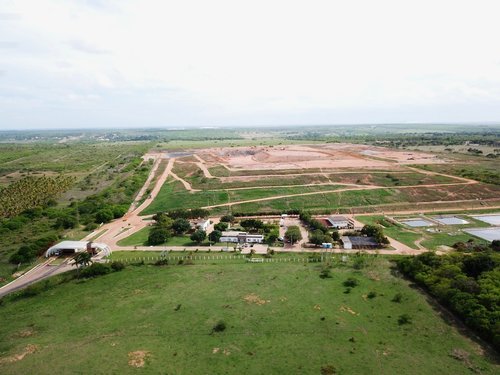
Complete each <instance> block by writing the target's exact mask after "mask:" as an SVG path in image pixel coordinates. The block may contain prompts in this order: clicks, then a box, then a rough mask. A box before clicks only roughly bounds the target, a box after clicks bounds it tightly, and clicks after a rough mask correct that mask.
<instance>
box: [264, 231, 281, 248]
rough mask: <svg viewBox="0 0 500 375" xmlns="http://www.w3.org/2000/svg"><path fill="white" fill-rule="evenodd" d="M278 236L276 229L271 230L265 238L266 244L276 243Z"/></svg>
mask: <svg viewBox="0 0 500 375" xmlns="http://www.w3.org/2000/svg"><path fill="white" fill-rule="evenodd" d="M279 236H280V232H279V230H278V229H272V230H271V231H270V232H269V233H268V234H267V236H266V243H267V244H268V245H272V244H274V243H275V242H276V240H277V239H278V237H279Z"/></svg>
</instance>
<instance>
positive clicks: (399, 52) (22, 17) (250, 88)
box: [0, 0, 500, 126]
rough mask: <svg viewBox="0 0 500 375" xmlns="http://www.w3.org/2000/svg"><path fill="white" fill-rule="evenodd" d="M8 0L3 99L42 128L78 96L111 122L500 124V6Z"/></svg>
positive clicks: (82, 108) (328, 0) (77, 106)
mask: <svg viewBox="0 0 500 375" xmlns="http://www.w3.org/2000/svg"><path fill="white" fill-rule="evenodd" d="M5 3H6V4H7V5H5V9H2V8H3V7H4V5H2V6H0V15H1V14H15V15H18V16H16V17H15V19H12V20H11V21H9V22H0V35H2V36H3V40H5V42H7V43H10V45H11V46H15V47H16V48H12V47H11V48H5V47H4V48H2V49H1V50H2V54H0V69H1V70H4V71H6V70H8V72H9V74H8V75H4V76H3V77H2V81H0V93H1V94H3V95H2V96H3V97H6V96H8V95H9V92H22V93H30V95H31V97H34V98H37V101H36V109H33V111H34V113H36V111H39V116H33V117H32V118H31V117H29V121H30V124H28V125H30V126H36V124H37V121H39V122H40V124H41V123H42V120H37V119H41V118H42V115H44V116H52V117H53V118H51V119H49V120H50V121H49V120H47V121H48V122H50V123H53V124H60V125H61V126H63V125H67V124H68V121H67V119H64V121H63V120H62V119H59V118H58V117H57V111H54V112H53V113H52V112H51V111H48V110H44V109H43V108H44V104H45V105H46V106H48V107H50V108H57V109H59V113H63V109H64V110H65V108H66V106H67V105H68V98H73V99H75V100H71V113H73V114H74V117H75V120H74V121H75V123H76V122H78V121H80V119H82V118H86V117H88V116H89V111H94V112H93V113H94V115H95V116H93V117H92V119H88V120H87V121H85V122H86V123H88V122H91V121H99V122H102V123H107V124H108V125H110V126H111V125H119V124H121V123H122V122H123V121H126V122H127V123H132V122H134V121H135V122H136V125H137V126H140V125H142V124H144V121H141V117H140V116H137V113H141V114H142V115H145V116H146V117H147V118H148V123H152V122H154V123H155V124H163V125H179V126H187V125H197V124H201V125H207V124H208V125H210V124H217V125H230V124H246V125H251V123H252V122H255V123H268V124H283V123H294V122H296V121H299V122H300V123H307V122H308V121H310V122H311V123H337V122H346V121H347V122H386V121H413V119H415V118H417V120H418V121H423V120H426V121H434V119H435V118H436V119H440V120H442V119H446V118H449V119H454V120H457V119H458V120H460V119H461V118H463V120H464V121H465V120H467V121H471V120H475V119H474V118H472V117H474V113H475V114H476V116H477V117H478V118H477V119H490V120H500V105H499V103H498V102H499V100H500V66H499V64H498V61H500V50H499V49H495V48H492V46H494V45H496V44H497V40H496V39H497V35H500V24H499V23H498V22H497V20H496V18H495V17H496V14H498V12H497V11H498V10H499V9H498V8H499V7H500V6H499V5H497V4H498V2H497V1H488V0H477V1H475V2H474V3H472V2H457V1H452V0H441V1H439V2H436V1H431V0H421V1H419V2H414V1H410V0H399V1H395V0H380V1H378V2H373V1H370V0H353V1H350V2H345V1H335V0H311V1H309V2H307V3H306V2H303V1H293V0H289V1H281V0H266V1H264V0H255V1H252V2H235V1H230V0H213V1H210V2H207V1H202V0H185V1H182V2H179V1H153V0H143V1H141V2H136V1H130V0H121V1H106V2H104V1H99V0H88V1H77V0H71V1H65V2H60V1H56V0H37V1H35V0H32V1H29V0H15V1H14V0H10V1H6V2H5ZM0 19H1V16H0ZM0 47H1V46H0ZM94 96H95V97H96V98H99V100H80V99H82V98H83V99H85V98H87V99H88V98H93V97H94ZM19 103H20V104H19V106H18V107H16V106H14V107H12V101H9V106H10V107H8V108H7V106H6V105H5V106H4V107H2V104H1V103H0V111H2V114H4V113H7V112H8V113H10V114H11V115H12V121H14V118H16V119H18V118H19V116H14V114H13V108H20V110H22V103H23V102H22V100H19ZM30 103H31V102H30ZM134 103H138V104H137V105H134ZM105 104H107V107H101V106H104V105H105ZM139 104H140V106H139ZM30 105H31V104H30ZM105 108H107V109H105ZM474 108H476V109H477V110H476V111H474ZM4 110H8V111H7V112H5V111H4ZM112 111H117V113H113V112H112ZM68 115H69V113H68ZM2 116H3V117H5V116H4V115H2ZM98 116H101V117H98ZM24 118H25V119H26V121H28V117H24ZM308 119H309V120H308ZM370 119H371V121H370ZM348 120H349V121H348ZM7 121H8V119H7ZM16 121H18V120H16ZM17 125H19V126H22V125H23V124H22V123H21V124H17ZM80 125H81V124H80Z"/></svg>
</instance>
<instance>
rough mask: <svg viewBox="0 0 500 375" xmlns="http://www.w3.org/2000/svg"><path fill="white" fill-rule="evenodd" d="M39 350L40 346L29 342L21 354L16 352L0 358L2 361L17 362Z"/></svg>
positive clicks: (0, 361)
mask: <svg viewBox="0 0 500 375" xmlns="http://www.w3.org/2000/svg"><path fill="white" fill-rule="evenodd" d="M37 350H38V346H36V345H33V344H29V345H27V346H26V348H24V350H23V351H22V352H21V353H19V354H14V355H11V356H9V357H4V358H0V363H12V362H17V361H21V360H22V359H23V358H24V357H26V356H27V355H28V354H33V353H35V352H36V351H37Z"/></svg>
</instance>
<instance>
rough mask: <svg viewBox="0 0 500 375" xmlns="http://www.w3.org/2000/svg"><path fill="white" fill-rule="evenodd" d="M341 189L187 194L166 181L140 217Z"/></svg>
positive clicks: (208, 191)
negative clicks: (162, 212) (181, 209)
mask: <svg viewBox="0 0 500 375" xmlns="http://www.w3.org/2000/svg"><path fill="white" fill-rule="evenodd" d="M340 188H342V187H341V186H338V185H321V186H297V187H293V186H291V187H284V188H269V189H241V190H212V191H211V190H207V191H199V192H189V191H187V190H185V189H184V187H183V185H182V184H181V183H180V182H179V181H172V180H168V181H167V182H166V183H165V184H164V185H163V186H162V188H161V189H160V192H159V193H158V195H157V196H156V198H155V199H154V201H153V202H152V203H151V204H150V205H149V206H148V207H147V208H146V209H145V210H144V211H142V212H141V215H149V214H154V213H156V212H159V211H168V210H175V209H180V208H184V209H186V208H198V207H203V206H209V205H217V204H224V203H229V202H235V201H245V200H251V199H259V198H267V197H273V196H280V195H289V194H300V193H304V192H315V191H318V192H321V191H331V190H336V189H340Z"/></svg>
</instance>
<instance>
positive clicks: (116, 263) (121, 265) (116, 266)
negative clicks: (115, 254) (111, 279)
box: [110, 260, 125, 272]
mask: <svg viewBox="0 0 500 375" xmlns="http://www.w3.org/2000/svg"><path fill="white" fill-rule="evenodd" d="M110 267H111V269H112V270H113V271H115V272H116V271H121V270H122V269H124V268H125V263H123V262H119V261H116V260H115V261H114V262H111V263H110Z"/></svg>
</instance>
